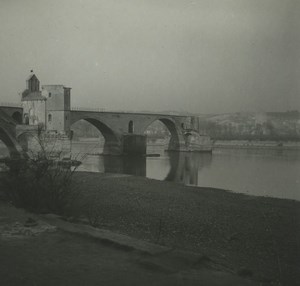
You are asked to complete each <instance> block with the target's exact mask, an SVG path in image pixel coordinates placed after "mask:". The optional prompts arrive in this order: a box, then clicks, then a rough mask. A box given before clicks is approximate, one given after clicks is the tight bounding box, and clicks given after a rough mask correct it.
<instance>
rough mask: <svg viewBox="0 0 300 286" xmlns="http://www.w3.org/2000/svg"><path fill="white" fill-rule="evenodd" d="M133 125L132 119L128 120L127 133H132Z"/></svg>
mask: <svg viewBox="0 0 300 286" xmlns="http://www.w3.org/2000/svg"><path fill="white" fill-rule="evenodd" d="M133 130H134V126H133V121H132V120H130V121H129V124H128V133H133Z"/></svg>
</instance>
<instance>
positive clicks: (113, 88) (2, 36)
mask: <svg viewBox="0 0 300 286" xmlns="http://www.w3.org/2000/svg"><path fill="white" fill-rule="evenodd" d="M31 69H33V70H34V71H35V73H36V74H37V76H38V77H39V79H40V81H41V84H64V85H65V86H68V87H71V88H72V105H73V106H84V107H99V108H106V109H125V110H153V111H161V110H178V111H190V112H197V113H215V112H218V113H223V112H233V111H259V112H260V111H275V110H276V111H285V110H289V109H299V110H300V84H299V80H300V0H218V1H217V0H194V1H192V0H126V1H125V0H51V1H49V0H42V1H41V0H26V1H25V0H0V73H1V77H0V82H1V95H0V101H9V102H16V101H18V100H19V95H18V93H19V92H20V91H22V90H23V89H24V88H25V79H26V77H27V76H28V74H29V71H30V70H31Z"/></svg>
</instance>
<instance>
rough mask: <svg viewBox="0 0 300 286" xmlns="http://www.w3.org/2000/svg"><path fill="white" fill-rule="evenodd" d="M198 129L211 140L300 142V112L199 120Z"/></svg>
mask: <svg viewBox="0 0 300 286" xmlns="http://www.w3.org/2000/svg"><path fill="white" fill-rule="evenodd" d="M199 129H200V130H201V131H202V132H205V133H207V134H208V135H210V136H211V137H212V138H213V139H223V140H231V139H232V140H233V139H235V140H238V139H248V140H251V139H259V140H297V141H298V140H300V112H299V111H288V112H267V113H230V114H218V115H206V116H201V118H200V119H199Z"/></svg>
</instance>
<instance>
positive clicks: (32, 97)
mask: <svg viewBox="0 0 300 286" xmlns="http://www.w3.org/2000/svg"><path fill="white" fill-rule="evenodd" d="M22 107H23V123H24V124H27V125H40V126H43V127H45V124H46V98H45V97H44V96H42V92H41V91H40V81H39V80H38V78H37V77H36V75H35V74H31V75H30V76H29V77H28V79H27V80H26V89H25V90H24V91H23V92H22Z"/></svg>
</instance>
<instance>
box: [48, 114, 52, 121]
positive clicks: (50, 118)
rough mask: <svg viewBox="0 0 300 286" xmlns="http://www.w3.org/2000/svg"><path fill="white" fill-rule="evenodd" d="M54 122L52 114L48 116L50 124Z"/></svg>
mask: <svg viewBox="0 0 300 286" xmlns="http://www.w3.org/2000/svg"><path fill="white" fill-rule="evenodd" d="M51 121H52V114H48V122H51Z"/></svg>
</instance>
